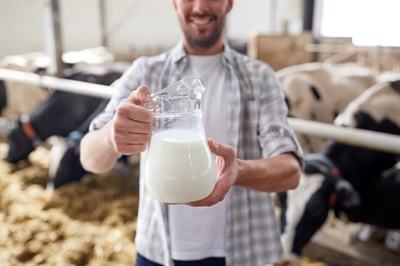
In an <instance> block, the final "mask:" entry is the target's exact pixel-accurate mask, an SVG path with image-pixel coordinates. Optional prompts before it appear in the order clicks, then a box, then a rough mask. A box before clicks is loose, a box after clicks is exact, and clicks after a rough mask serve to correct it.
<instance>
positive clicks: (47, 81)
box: [0, 68, 400, 154]
mask: <svg viewBox="0 0 400 266" xmlns="http://www.w3.org/2000/svg"><path fill="white" fill-rule="evenodd" d="M0 79H3V80H11V81H16V82H21V83H24V84H31V85H38V86H42V87H45V88H52V89H56V90H63V91H68V92H72V93H79V94H84V95H89V96H94V97H100V98H105V99H109V98H110V97H111V96H112V94H113V93H114V88H113V87H110V86H104V85H98V84H92V83H87V82H81V81H74V80H67V79H60V78H55V77H49V76H39V75H37V74H33V73H26V72H20V71H15V70H9V69H4V68H0ZM288 122H289V125H290V126H291V127H292V128H293V129H294V130H295V131H296V132H298V133H302V134H307V135H311V136H316V137H323V138H327V139H333V140H336V141H338V142H341V143H346V144H349V145H354V146H359V147H364V148H370V149H375V150H381V151H385V152H390V153H395V154H400V136H397V135H393V134H386V133H380V132H375V131H369V130H363V129H356V128H344V127H339V126H335V125H332V124H327V123H321V122H315V121H309V120H304V119H298V118H288Z"/></svg>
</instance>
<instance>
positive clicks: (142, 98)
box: [129, 85, 151, 105]
mask: <svg viewBox="0 0 400 266" xmlns="http://www.w3.org/2000/svg"><path fill="white" fill-rule="evenodd" d="M129 98H130V99H131V100H132V102H133V103H134V104H136V105H142V104H145V103H149V102H151V98H150V90H149V88H148V87H147V86H146V85H141V86H140V87H139V88H137V89H136V90H134V91H133V92H131V94H130V95H129Z"/></svg>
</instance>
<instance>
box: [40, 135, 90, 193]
mask: <svg viewBox="0 0 400 266" xmlns="http://www.w3.org/2000/svg"><path fill="white" fill-rule="evenodd" d="M81 138H82V133H81V132H79V131H72V132H71V133H70V134H69V136H68V137H67V138H62V137H58V138H56V139H55V140H54V141H53V143H52V147H51V151H50V153H51V162H50V167H49V181H48V183H47V187H46V190H48V191H51V190H52V189H57V188H59V187H61V186H63V185H66V184H68V183H71V182H76V181H80V180H81V179H82V177H83V176H84V175H85V174H86V173H87V171H85V170H84V169H83V167H82V165H81V163H80V160H79V157H80V150H79V144H80V140H81Z"/></svg>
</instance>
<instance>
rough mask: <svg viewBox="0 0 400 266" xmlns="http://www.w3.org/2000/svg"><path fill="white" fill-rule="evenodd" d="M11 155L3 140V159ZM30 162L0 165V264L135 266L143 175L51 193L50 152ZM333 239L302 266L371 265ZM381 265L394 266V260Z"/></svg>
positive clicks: (111, 177)
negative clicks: (48, 189)
mask: <svg viewBox="0 0 400 266" xmlns="http://www.w3.org/2000/svg"><path fill="white" fill-rule="evenodd" d="M7 150H8V145H7V144H5V143H4V142H0V157H1V158H4V156H5V154H6V153H7ZM29 162H30V163H21V164H18V165H17V166H12V165H10V164H7V163H5V162H4V161H2V160H1V161H0V177H1V178H0V193H1V202H0V208H1V209H0V265H1V266H18V265H57V266H59V265H60V266H61V265H62V266H66V265H93V266H106V265H107V266H113V265H118V266H125V265H134V261H135V244H134V241H133V240H134V237H135V230H136V215H137V208H138V183H137V173H138V172H137V169H136V170H135V176H136V177H130V178H128V177H127V176H126V175H120V174H118V173H114V172H113V173H109V174H105V175H87V176H85V177H84V179H83V180H82V181H81V182H79V183H72V184H69V185H66V186H63V187H61V188H59V189H58V190H56V191H54V192H53V193H47V192H46V191H45V186H46V183H47V178H48V164H49V152H48V150H47V149H45V148H42V147H38V148H37V149H36V150H35V151H34V152H33V153H31V155H30V156H29ZM340 230H341V231H344V230H343V228H341V229H340ZM326 236H328V240H326V239H323V238H324V237H326ZM318 238H319V239H318ZM332 240H333V238H332V236H329V234H328V233H327V232H325V233H321V234H320V235H319V236H318V237H317V239H316V241H313V243H312V244H310V245H309V246H307V248H306V251H305V256H303V257H302V258H301V260H300V266H305V265H307V266H309V265H310V266H328V265H349V266H351V265H354V266H361V265H370V264H369V263H365V261H364V262H363V261H362V260H360V259H359V258H358V259H354V256H352V255H351V254H347V255H344V254H343V252H341V251H337V252H334V251H332V248H330V247H329V246H327V245H324V244H323V243H325V242H332ZM318 241H320V243H318ZM346 241H347V240H346ZM321 243H322V244H321ZM341 245H348V242H343V243H342V244H341ZM395 258H396V257H395ZM399 258H400V257H399ZM399 262H400V260H399ZM371 265H372V264H371ZM381 265H387V266H389V265H390V266H392V265H391V264H390V261H389V264H381ZM399 265H400V264H399ZM243 266H247V265H243ZM249 266H250V265H249ZM393 266H394V265H393Z"/></svg>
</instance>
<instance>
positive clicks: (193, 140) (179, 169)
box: [145, 130, 217, 203]
mask: <svg viewBox="0 0 400 266" xmlns="http://www.w3.org/2000/svg"><path fill="white" fill-rule="evenodd" d="M216 176H217V171H216V167H215V160H214V156H212V154H211V151H210V150H209V147H208V144H207V141H206V140H205V138H202V137H201V136H199V135H198V134H196V133H194V132H191V131H184V130H167V131H164V132H161V133H159V134H155V135H153V136H152V139H151V142H150V147H149V153H148V156H147V161H146V172H145V180H146V186H147V189H148V190H149V192H150V194H151V196H152V197H153V198H154V199H156V200H158V201H160V202H164V203H187V202H191V201H195V200H200V199H203V198H205V197H207V196H208V195H209V194H210V193H211V192H212V190H213V189H214V185H215V180H216Z"/></svg>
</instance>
